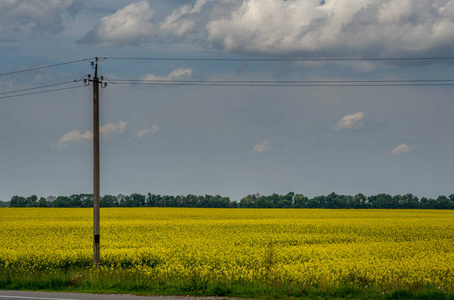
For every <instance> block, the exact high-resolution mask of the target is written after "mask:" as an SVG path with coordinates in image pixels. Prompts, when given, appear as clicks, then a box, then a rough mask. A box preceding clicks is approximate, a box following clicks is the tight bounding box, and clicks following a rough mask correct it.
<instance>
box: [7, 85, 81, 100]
mask: <svg viewBox="0 0 454 300" xmlns="http://www.w3.org/2000/svg"><path fill="white" fill-rule="evenodd" d="M84 87H85V86H84V85H78V86H72V87H65V88H58V89H52V90H45V91H38V92H31V93H22V94H16V95H9V96H0V99H6V98H14V97H21V96H28V95H36V94H44V93H51V92H57V91H64V90H71V89H78V88H84Z"/></svg>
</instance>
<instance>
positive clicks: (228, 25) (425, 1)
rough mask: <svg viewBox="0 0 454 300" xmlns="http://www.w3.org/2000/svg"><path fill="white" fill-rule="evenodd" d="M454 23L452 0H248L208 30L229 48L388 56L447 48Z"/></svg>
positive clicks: (216, 42) (215, 42)
mask: <svg viewBox="0 0 454 300" xmlns="http://www.w3.org/2000/svg"><path fill="white" fill-rule="evenodd" d="M453 25H454V1H452V0H384V1H382V0H355V1H347V0H325V1H319V0H288V1H281V0H248V1H244V2H243V5H242V6H241V7H239V8H238V9H236V10H234V11H232V13H231V16H230V17H229V18H227V19H225V18H224V19H219V20H213V21H211V22H210V23H208V24H207V32H208V41H209V42H210V43H212V44H213V45H215V46H216V47H218V48H222V49H224V50H227V51H234V52H245V53H262V54H272V55H278V54H279V55H282V54H291V53H298V54H301V53H306V54H311V55H335V54H339V55H349V56H351V55H357V54H358V53H359V54H364V55H366V53H367V54H369V56H370V55H373V54H375V55H377V56H392V55H398V54H408V55H409V54H419V53H426V52H429V51H437V50H439V51H441V50H448V47H449V44H452V42H453V41H454V31H452V30H449V28H452V27H453ZM449 51H452V50H449Z"/></svg>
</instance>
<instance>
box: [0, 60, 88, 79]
mask: <svg viewBox="0 0 454 300" xmlns="http://www.w3.org/2000/svg"><path fill="white" fill-rule="evenodd" d="M90 59H92V58H84V59H78V60H72V61H67V62H62V63H58V64H52V65H46V66H41V67H34V68H28V69H23V70H18V71H13V72H8V73H2V74H0V76H6V75H13V74H18V73H24V72H30V71H36V70H42V69H48V68H54V67H59V66H64V65H69V64H74V63H78V62H83V61H87V60H90Z"/></svg>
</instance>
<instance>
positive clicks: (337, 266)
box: [0, 208, 454, 288]
mask: <svg viewBox="0 0 454 300" xmlns="http://www.w3.org/2000/svg"><path fill="white" fill-rule="evenodd" d="M0 216H1V217H0V272H1V270H2V269H3V270H5V269H14V270H18V271H21V270H23V272H29V271H49V272H51V271H52V270H55V269H69V268H77V267H89V266H90V265H91V261H92V210H90V209H82V208H71V209H63V208H62V209H46V208H44V209H42V208H30V209H24V208H21V209H14V208H4V209H0ZM453 220H454V212H453V211H428V210H296V209H295V210H292V209H282V210H279V209H251V210H248V209H200V208H199V209H194V208H131V209H126V208H103V209H102V210H101V265H102V268H104V269H107V270H116V271H118V270H124V271H125V272H126V271H127V272H133V273H135V274H141V276H143V277H144V278H148V279H149V280H157V281H168V280H172V279H174V280H178V279H187V278H197V279H198V280H199V281H201V282H210V281H216V282H223V283H225V284H229V283H243V284H267V285H279V286H282V285H288V286H298V287H305V286H319V287H320V286H322V287H323V286H325V287H339V286H342V285H345V284H349V285H355V286H361V287H368V286H370V287H372V286H376V287H384V288H388V287H389V288H397V287H417V286H435V287H440V288H452V287H453V285H454V247H453V241H454V226H453V225H454V223H453Z"/></svg>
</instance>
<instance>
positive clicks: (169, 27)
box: [79, 0, 207, 46]
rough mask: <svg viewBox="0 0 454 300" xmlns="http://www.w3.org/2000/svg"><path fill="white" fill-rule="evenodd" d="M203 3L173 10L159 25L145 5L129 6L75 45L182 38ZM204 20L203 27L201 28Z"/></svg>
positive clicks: (201, 1)
mask: <svg viewBox="0 0 454 300" xmlns="http://www.w3.org/2000/svg"><path fill="white" fill-rule="evenodd" d="M206 3H207V0H197V1H195V2H194V3H193V4H185V5H182V6H180V7H178V8H177V9H175V10H174V11H173V12H172V13H171V14H170V15H168V16H167V17H165V18H164V20H163V21H162V22H154V19H153V17H154V11H153V10H152V9H151V8H150V4H149V3H148V2H147V1H140V2H137V3H133V4H129V5H127V6H125V7H124V8H122V9H119V10H118V11H117V12H116V13H114V14H112V15H109V16H106V17H104V18H102V19H101V21H100V22H99V24H98V25H96V26H95V27H94V28H93V29H92V30H91V31H89V32H88V33H87V34H86V35H85V37H84V38H83V39H81V40H80V41H79V43H88V44H98V45H101V46H124V45H137V44H139V43H141V42H143V41H147V40H150V39H152V38H165V39H172V38H182V37H184V36H185V35H186V34H187V33H188V32H191V31H192V30H193V29H194V27H195V25H196V23H198V22H199V23H200V22H202V23H203V20H201V18H199V14H200V12H201V10H202V7H203V6H204V5H205V4H206ZM206 22H207V20H205V23H203V25H204V26H205V24H206Z"/></svg>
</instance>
